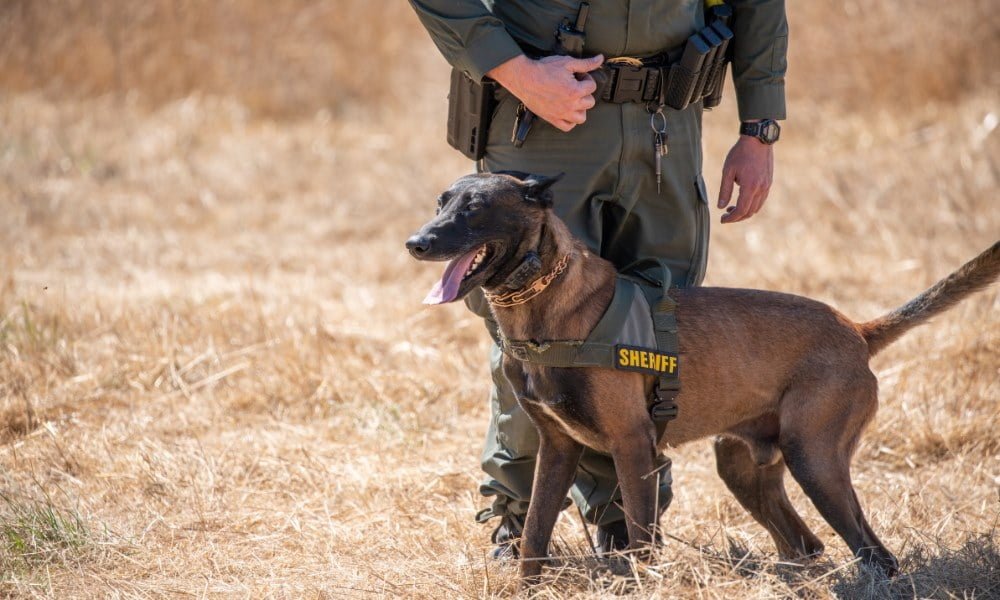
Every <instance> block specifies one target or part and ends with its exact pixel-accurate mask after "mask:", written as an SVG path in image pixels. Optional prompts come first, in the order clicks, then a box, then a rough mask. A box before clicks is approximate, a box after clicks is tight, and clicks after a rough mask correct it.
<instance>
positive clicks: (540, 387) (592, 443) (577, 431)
mask: <svg viewBox="0 0 1000 600" xmlns="http://www.w3.org/2000/svg"><path fill="white" fill-rule="evenodd" d="M505 372H506V373H507V377H508V379H509V380H510V381H511V386H512V387H513V388H514V392H515V394H516V395H517V399H518V402H520V404H521V407H522V408H523V409H524V411H525V412H526V413H528V416H530V417H531V418H532V420H533V421H534V422H535V425H536V426H537V427H538V428H539V429H544V428H548V427H554V428H556V429H558V430H559V431H561V432H562V433H564V434H566V435H569V436H570V437H572V438H573V439H574V440H576V441H577V442H580V443H581V444H583V445H585V446H589V447H591V448H595V449H597V450H602V449H603V447H604V445H605V444H604V440H603V436H600V435H599V434H598V432H597V428H596V426H595V423H594V422H593V418H592V415H593V413H592V411H591V410H590V407H588V402H590V398H589V395H588V394H589V388H590V383H589V380H588V377H587V375H586V372H585V371H584V370H582V369H573V368H553V367H536V366H524V365H523V364H515V365H505Z"/></svg>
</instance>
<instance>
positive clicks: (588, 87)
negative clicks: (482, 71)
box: [486, 54, 604, 131]
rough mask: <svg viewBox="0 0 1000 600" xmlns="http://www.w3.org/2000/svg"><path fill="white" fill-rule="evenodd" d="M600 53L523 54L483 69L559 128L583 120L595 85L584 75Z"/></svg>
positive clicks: (597, 62)
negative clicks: (587, 55)
mask: <svg viewBox="0 0 1000 600" xmlns="http://www.w3.org/2000/svg"><path fill="white" fill-rule="evenodd" d="M603 62H604V57H603V56H594V57H593V58H573V57H571V56H546V57H545V58H543V59H541V60H531V59H530V58H528V57H527V56H524V55H523V54H522V55H520V56H517V57H515V58H512V59H510V60H508V61H507V62H505V63H503V64H502V65H500V66H498V67H494V68H493V69H491V70H490V71H489V72H488V73H486V74H487V75H488V76H489V77H491V78H492V79H494V80H496V81H498V82H499V83H500V85H502V86H503V87H505V88H507V89H508V90H509V91H510V92H511V93H512V94H514V95H515V96H517V98H518V99H519V100H520V101H521V102H523V103H524V106H526V107H527V108H528V110H530V111H531V112H533V113H535V115H537V116H539V117H541V118H543V119H545V120H546V121H548V122H549V123H551V124H552V125H554V126H555V127H556V128H558V129H560V130H562V131H569V130H570V129H573V128H574V127H576V126H577V125H579V124H581V123H583V122H584V121H586V120H587V111H588V110H590V109H591V108H593V106H594V102H595V101H594V96H593V93H594V91H595V90H596V89H597V84H596V83H595V82H594V78H593V77H591V76H590V75H587V73H589V72H590V71H593V70H594V69H596V68H598V67H600V66H601V63H603Z"/></svg>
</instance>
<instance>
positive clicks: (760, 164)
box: [719, 135, 774, 223]
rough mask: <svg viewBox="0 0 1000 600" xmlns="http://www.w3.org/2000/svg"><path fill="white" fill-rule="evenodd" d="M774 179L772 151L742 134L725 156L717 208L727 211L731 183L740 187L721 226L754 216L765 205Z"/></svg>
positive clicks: (763, 144)
mask: <svg viewBox="0 0 1000 600" xmlns="http://www.w3.org/2000/svg"><path fill="white" fill-rule="evenodd" d="M773 176H774V148H773V147H772V146H769V145H767V144H765V143H763V142H761V141H760V140H758V139H757V138H755V137H750V136H748V135H741V136H740V139H739V141H737V142H736V145H735V146H733V149H732V150H730V151H729V154H728V155H727V156H726V162H725V164H723V166H722V184H721V185H720V186H719V208H726V206H728V205H729V201H730V199H731V198H732V196H733V184H734V183H735V184H737V185H739V186H740V195H739V197H738V198H737V199H736V206H730V207H729V209H728V210H726V214H724V215H722V222H723V223H736V222H737V221H742V220H744V219H749V218H750V217H752V216H754V215H755V214H756V213H757V211H759V210H760V209H761V207H762V206H764V201H765V200H767V193H768V191H769V190H770V189H771V179H772V177H773Z"/></svg>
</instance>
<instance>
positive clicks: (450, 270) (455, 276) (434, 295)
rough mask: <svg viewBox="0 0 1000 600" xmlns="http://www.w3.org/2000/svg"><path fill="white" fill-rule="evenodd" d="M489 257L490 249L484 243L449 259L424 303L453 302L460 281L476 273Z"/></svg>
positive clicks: (459, 288)
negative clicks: (439, 278) (439, 279)
mask: <svg viewBox="0 0 1000 600" xmlns="http://www.w3.org/2000/svg"><path fill="white" fill-rule="evenodd" d="M489 257H490V250H489V248H488V247H487V245H486V244H483V245H482V246H480V247H479V248H476V249H475V250H472V251H471V252H469V253H467V254H463V255H462V256H459V257H458V258H456V259H454V260H452V261H450V262H449V263H448V266H447V267H445V269H444V274H443V275H441V281H438V282H437V283H435V284H434V287H433V288H431V291H430V292H428V293H427V297H426V298H424V304H444V303H446V302H454V301H455V300H457V299H458V298H459V291H461V287H462V282H464V281H465V280H466V279H468V278H469V277H472V276H473V275H475V274H476V273H478V272H479V271H480V270H481V269H482V268H483V266H484V265H486V263H488V262H489V261H488V260H487V259H488V258H489Z"/></svg>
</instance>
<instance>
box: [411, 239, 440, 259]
mask: <svg viewBox="0 0 1000 600" xmlns="http://www.w3.org/2000/svg"><path fill="white" fill-rule="evenodd" d="M435 240H437V236H436V235H434V234H432V233H416V234H413V235H412V236H410V239H408V240H406V249H407V250H409V251H410V255H411V256H413V258H416V259H417V260H422V259H424V258H426V257H427V253H428V252H430V251H431V248H433V246H434V242H435Z"/></svg>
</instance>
